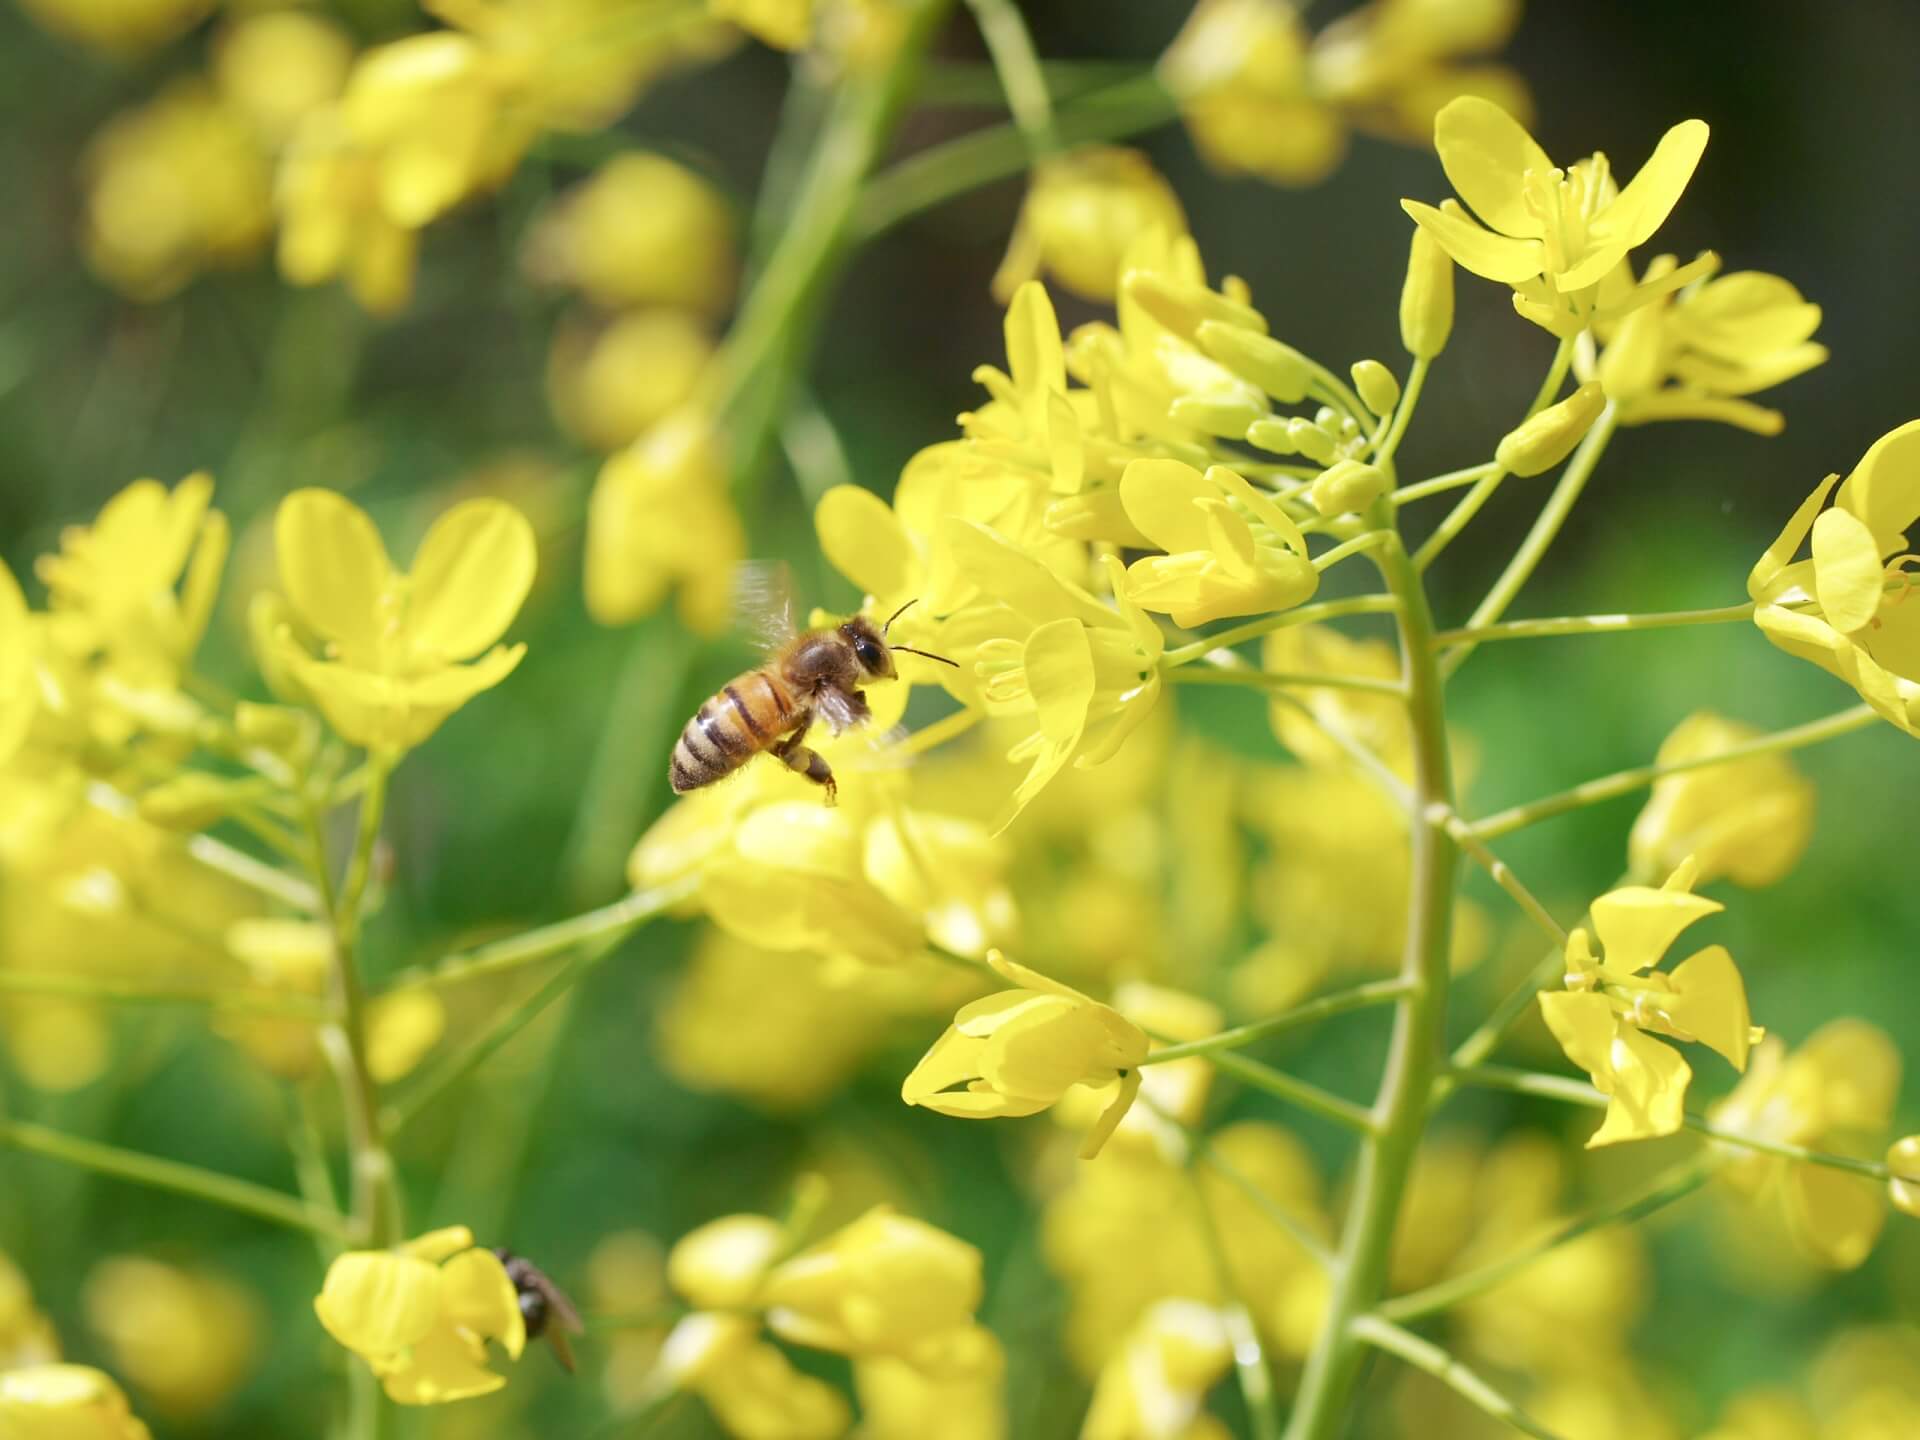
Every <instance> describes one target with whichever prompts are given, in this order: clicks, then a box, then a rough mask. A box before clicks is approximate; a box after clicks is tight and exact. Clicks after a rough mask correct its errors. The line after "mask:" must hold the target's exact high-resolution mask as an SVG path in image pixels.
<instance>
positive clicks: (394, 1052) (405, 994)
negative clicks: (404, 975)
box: [367, 986, 447, 1085]
mask: <svg viewBox="0 0 1920 1440" xmlns="http://www.w3.org/2000/svg"><path fill="white" fill-rule="evenodd" d="M446 1029H447V1007H446V1006H445V1005H444V1004H443V1003H442V1002H441V999H440V997H439V995H437V994H436V993H435V992H433V991H432V990H429V989H427V988H426V987H424V986H415V987H413V988H412V989H408V990H396V991H393V992H392V993H391V994H387V995H382V996H379V997H378V998H377V999H375V1000H374V1001H372V1002H371V1003H370V1004H369V1005H368V1007H367V1070H368V1073H370V1074H371V1075H372V1076H373V1078H374V1080H375V1081H376V1082H378V1083H379V1084H382V1085H390V1084H392V1083H393V1082H394V1081H395V1080H399V1079H402V1078H404V1077H405V1076H407V1075H410V1074H412V1073H413V1070H414V1068H415V1067H416V1066H418V1065H419V1063H420V1062H421V1061H422V1060H424V1059H426V1057H427V1056H428V1055H429V1054H430V1053H432V1050H433V1047H434V1046H436V1045H438V1044H439V1043H440V1037H441V1036H442V1035H444V1034H445V1033H446Z"/></svg>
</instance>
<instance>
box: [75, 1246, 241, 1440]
mask: <svg viewBox="0 0 1920 1440" xmlns="http://www.w3.org/2000/svg"><path fill="white" fill-rule="evenodd" d="M82 1298H83V1300H84V1303H85V1306H86V1311H87V1320H88V1324H89V1325H90V1326H91V1327H92V1329H93V1331H94V1333H95V1334H96V1335H98V1336H99V1337H100V1339H101V1341H102V1342H103V1343H104V1344H105V1345H106V1347H107V1351H108V1353H109V1354H110V1356H111V1357H112V1359H113V1363H114V1366H115V1368H116V1369H117V1370H118V1371H119V1373H120V1374H122V1375H124V1376H126V1378H127V1379H128V1380H130V1381H131V1382H133V1384H134V1386H135V1387H136V1388H137V1389H138V1390H140V1391H141V1392H143V1393H144V1394H145V1395H147V1396H149V1397H151V1399H152V1401H153V1403H154V1406H155V1408H156V1409H158V1410H161V1411H164V1412H166V1413H167V1414H169V1415H198V1414H202V1413H204V1412H206V1411H208V1410H210V1409H212V1408H213V1407H214V1406H216V1405H218V1404H219V1403H220V1402H221V1401H222V1400H224V1399H225V1398H226V1397H227V1396H228V1395H230V1394H231V1393H232V1392H233V1391H234V1389H235V1388H236V1387H237V1386H238V1385H239V1384H240V1382H241V1381H242V1380H244V1379H245V1378H246V1375H247V1371H248V1370H249V1369H250V1368H251V1366H252V1364H253V1361H254V1356H255V1352H256V1350H257V1348H258V1346H259V1340H260V1335H259V1329H260V1315H259V1304H258V1302H257V1301H256V1300H255V1299H254V1297H253V1296H252V1294H250V1293H249V1292H248V1291H246V1290H244V1289H242V1288H241V1287H240V1286H239V1285H238V1284H236V1283H235V1282H234V1281H232V1280H229V1279H227V1278H226V1277H224V1276H222V1275H219V1274H215V1273H212V1272H209V1271H203V1270H188V1269H183V1268H180V1267H178V1266H173V1265H168V1264H164V1263H162V1262H160V1261H157V1260H150V1259H146V1258H144V1257H141V1256H135V1255H119V1256H112V1257H109V1258H108V1259H105V1260H102V1261H101V1262H100V1263H99V1264H97V1265H95V1266H94V1267H93V1270H92V1271H91V1272H90V1273H89V1274H88V1276H87V1282H86V1287H85V1291H84V1294H83V1297H82Z"/></svg>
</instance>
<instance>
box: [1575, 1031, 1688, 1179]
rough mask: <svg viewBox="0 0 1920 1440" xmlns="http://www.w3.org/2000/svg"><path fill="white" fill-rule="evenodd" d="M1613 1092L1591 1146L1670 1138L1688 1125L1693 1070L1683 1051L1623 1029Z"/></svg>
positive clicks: (1613, 1056) (1615, 1049)
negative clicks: (1687, 1105) (1604, 1117)
mask: <svg viewBox="0 0 1920 1440" xmlns="http://www.w3.org/2000/svg"><path fill="white" fill-rule="evenodd" d="M1609 1058H1610V1060H1611V1064H1612V1069H1613V1090H1612V1096H1611V1102H1612V1103H1610V1104H1609V1105H1608V1106H1607V1118H1606V1121H1605V1123H1603V1124H1602V1125H1601V1126H1600V1128H1599V1129H1598V1130H1596V1131H1594V1133H1593V1137H1592V1138H1591V1139H1589V1140H1588V1141H1587V1148H1588V1149H1589V1150H1591V1149H1593V1148H1594V1147H1595V1146H1598V1145H1612V1144H1616V1143H1618V1142H1620V1141H1623V1140H1650V1139H1653V1138H1654V1137H1655V1136H1659V1135H1671V1134H1673V1133H1674V1131H1676V1130H1678V1129H1679V1128H1680V1126H1681V1125H1682V1124H1683V1123H1684V1122H1685V1118H1686V1102H1687V1085H1688V1083H1689V1082H1690V1081H1691V1080H1692V1079H1693V1070H1692V1068H1691V1067H1690V1066H1688V1064H1687V1062H1686V1061H1685V1060H1683V1059H1681V1058H1680V1052H1679V1051H1677V1050H1675V1049H1674V1048H1673V1047H1672V1046H1670V1045H1663V1044H1661V1043H1660V1042H1659V1041H1658V1040H1655V1039H1654V1038H1653V1037H1652V1036H1649V1035H1643V1034H1641V1033H1640V1032H1639V1031H1638V1030H1635V1029H1634V1028H1633V1027H1632V1026H1630V1025H1621V1026H1620V1027H1618V1030H1617V1032H1616V1033H1615V1035H1614V1037H1613V1045H1612V1048H1611V1052H1610V1057H1609Z"/></svg>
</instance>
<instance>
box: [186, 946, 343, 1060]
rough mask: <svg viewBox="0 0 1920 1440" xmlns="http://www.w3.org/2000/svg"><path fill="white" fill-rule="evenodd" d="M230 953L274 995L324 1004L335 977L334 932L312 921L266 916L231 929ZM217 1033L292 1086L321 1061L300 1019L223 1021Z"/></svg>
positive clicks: (216, 1023) (265, 1017)
mask: <svg viewBox="0 0 1920 1440" xmlns="http://www.w3.org/2000/svg"><path fill="white" fill-rule="evenodd" d="M224 939H225V941H226V951H227V953H228V954H229V955H231V956H232V957H233V958H234V959H235V960H236V961H238V962H239V963H240V964H241V965H242V966H244V967H245V969H246V973H247V975H248V976H249V977H250V978H251V979H252V981H253V983H254V984H255V985H257V986H259V987H260V988H261V989H263V990H265V991H267V992H269V993H277V994H281V995H292V996H300V997H304V998H307V999H311V1000H319V999H321V998H322V997H323V996H325V995H326V993H327V985H328V982H329V979H330V977H331V976H332V974H333V929H332V927H331V926H329V925H323V924H320V923H319V922H317V921H311V920H283V919H277V918H267V917H264V916H255V917H250V918H247V919H244V920H236V921H235V922H234V923H233V924H231V925H229V926H227V930H226V935H225V937H224ZM214 1026H215V1028H216V1029H217V1030H218V1031H219V1032H220V1033H221V1034H223V1035H225V1036H227V1038H229V1039H230V1040H232V1041H233V1042H234V1043H235V1044H236V1045H238V1046H239V1047H240V1048H241V1049H242V1050H244V1051H245V1052H246V1053H247V1055H248V1056H249V1057H250V1058H251V1059H252V1060H253V1062H254V1063H255V1064H256V1065H259V1066H261V1067H263V1068H264V1069H266V1070H269V1071H271V1072H272V1073H273V1074H275V1075H281V1076H285V1077H286V1078H288V1079H291V1080H298V1079H301V1078H302V1077H304V1076H305V1075H306V1074H307V1073H308V1072H309V1071H310V1070H311V1069H312V1068H313V1066H314V1065H315V1064H316V1063H317V1062H318V1060H319V1058H320V1052H319V1045H318V1041H317V1038H316V1032H315V1029H314V1027H313V1025H312V1024H311V1023H310V1022H308V1021H307V1020H304V1019H301V1018H299V1017H297V1016H286V1017H282V1016H277V1015H246V1016H233V1017H227V1016H220V1017H217V1018H216V1019H215V1020H214Z"/></svg>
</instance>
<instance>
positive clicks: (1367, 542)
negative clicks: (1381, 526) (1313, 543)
mask: <svg viewBox="0 0 1920 1440" xmlns="http://www.w3.org/2000/svg"><path fill="white" fill-rule="evenodd" d="M1388 533H1389V532H1387V531H1385V530H1369V531H1367V532H1366V533H1365V534H1364V535H1356V536H1354V537H1353V538H1352V539H1351V540H1343V541H1341V542H1340V543H1339V544H1338V545H1336V546H1334V547H1333V548H1332V549H1331V550H1323V551H1321V552H1320V553H1319V554H1318V555H1316V556H1314V557H1313V568H1314V569H1315V570H1317V571H1319V572H1320V573H1321V574H1325V573H1326V572H1327V571H1329V570H1331V569H1332V568H1333V567H1334V566H1336V565H1338V564H1339V563H1340V562H1341V561H1342V560H1347V559H1350V558H1352V557H1353V556H1355V555H1365V554H1366V553H1367V552H1368V551H1370V550H1378V549H1379V548H1380V547H1381V546H1382V545H1383V544H1385V543H1386V537H1387V535H1388Z"/></svg>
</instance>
